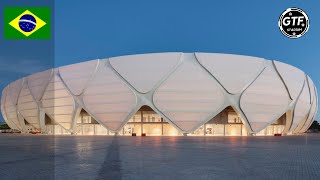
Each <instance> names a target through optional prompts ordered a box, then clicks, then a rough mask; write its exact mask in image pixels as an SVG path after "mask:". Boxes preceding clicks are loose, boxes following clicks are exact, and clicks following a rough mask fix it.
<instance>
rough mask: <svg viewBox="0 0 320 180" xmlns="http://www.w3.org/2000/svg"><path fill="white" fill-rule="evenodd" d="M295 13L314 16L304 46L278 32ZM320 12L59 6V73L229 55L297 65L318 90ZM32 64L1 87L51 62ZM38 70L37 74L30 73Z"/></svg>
mask: <svg viewBox="0 0 320 180" xmlns="http://www.w3.org/2000/svg"><path fill="white" fill-rule="evenodd" d="M38 2H41V1H40V0H39V1H38ZM289 7H299V8H302V9H303V10H305V12H306V13H307V14H308V16H309V19H310V29H309V31H308V32H307V33H306V35H305V36H304V37H302V38H300V39H288V38H286V37H285V36H283V35H282V34H281V32H280V31H279V28H278V26H277V22H278V18H279V16H280V14H281V13H282V12H283V11H284V10H285V9H287V8H289ZM319 8H320V1H314V0H290V1H289V0H281V1H279V0H268V1H252V0H250V1H249V0H243V1H237V0H233V1H231V0H225V1H214V0H198V1H195V0H194V1H190V0H162V1H152V0H136V1H132V0H126V1H124V0H118V1H111V0H91V1H79V0H68V1H63V0H56V1H55V11H54V12H55V16H54V22H55V24H54V25H55V28H54V35H55V37H54V41H55V42H54V43H55V49H54V55H55V56H54V66H56V67H59V66H62V65H67V64H72V63H78V62H82V61H88V60H91V59H97V58H106V57H112V56H119V55H128V54H137V53H150V52H173V51H178V52H214V53H231V54H241V55H250V56H257V57H263V58H266V59H270V60H278V61H282V62H285V63H288V64H291V65H294V66H296V67H298V68H300V69H301V70H303V71H304V72H306V73H307V74H308V75H309V76H310V77H311V78H312V79H313V80H314V82H315V84H316V85H317V86H318V87H319V88H318V89H320V70H319V69H320V45H319V42H320V10H319ZM0 32H1V31H0ZM19 43H20V42H19ZM24 43H26V42H24ZM37 43H39V44H40V45H39V46H41V43H44V42H37ZM1 48H3V47H0V52H1ZM8 49H9V48H8ZM45 52H46V51H42V53H45ZM7 53H10V50H8V51H7ZM11 53H14V52H11ZM23 57H24V56H21V57H20V59H19V56H18V57H16V58H15V60H14V61H12V60H10V58H7V59H6V60H1V64H2V63H6V64H9V65H10V64H11V67H13V69H18V68H14V67H16V66H15V64H17V63H20V61H23V60H22V59H23ZM31 57H32V56H31ZM0 58H1V54H0ZM32 60H33V62H32V63H31V64H30V61H28V62H29V64H30V65H28V66H24V67H25V68H24V69H25V70H26V72H25V73H24V74H19V75H17V74H15V72H16V71H14V72H10V73H6V75H5V78H3V75H2V74H4V73H3V72H4V69H3V68H0V75H2V79H4V80H3V81H2V84H1V85H0V88H3V86H4V85H6V82H10V81H13V80H14V79H17V77H21V76H22V75H25V74H28V73H29V74H30V73H34V72H37V71H39V70H42V69H47V68H48V66H50V62H51V61H50V60H47V62H46V63H43V61H45V60H43V59H42V60H40V58H34V59H32ZM38 61H39V62H38ZM33 64H36V65H37V67H36V68H33V69H29V68H28V67H30V68H31V67H34V66H32V65H33ZM318 94H320V92H318Z"/></svg>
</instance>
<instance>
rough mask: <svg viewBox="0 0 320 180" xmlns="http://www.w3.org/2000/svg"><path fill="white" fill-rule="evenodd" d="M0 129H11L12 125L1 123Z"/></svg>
mask: <svg viewBox="0 0 320 180" xmlns="http://www.w3.org/2000/svg"><path fill="white" fill-rule="evenodd" d="M0 129H10V127H9V126H8V124H1V125H0Z"/></svg>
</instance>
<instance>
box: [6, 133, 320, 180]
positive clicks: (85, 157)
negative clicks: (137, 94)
mask: <svg viewBox="0 0 320 180" xmlns="http://www.w3.org/2000/svg"><path fill="white" fill-rule="evenodd" d="M0 179H1V180H5V179H10V180H11V179H46V180H50V179H68V180H70V179H77V180H80V179H107V180H113V179H115V180H117V179H125V180H129V179H134V180H135V179H136V180H138V179H139V180H140V179H146V180H153V179H159V180H166V179H174V180H178V179H196V180H202V179H210V180H212V179H219V180H225V179H237V180H241V179H259V180H263V179H290V180H291V179H296V180H302V179H317V180H319V179H320V135H304V136H287V137H110V136H55V137H53V136H44V135H5V134H0Z"/></svg>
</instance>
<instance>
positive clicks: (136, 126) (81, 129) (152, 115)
mask: <svg viewBox="0 0 320 180" xmlns="http://www.w3.org/2000/svg"><path fill="white" fill-rule="evenodd" d="M46 122H47V125H46V128H47V132H48V134H70V132H67V131H66V130H65V129H64V128H62V127H61V126H59V125H57V124H54V123H52V122H51V121H50V119H48V120H46ZM284 127H285V115H284V116H282V117H281V118H279V119H278V120H277V121H276V122H274V123H273V124H272V125H270V126H268V127H267V128H265V129H264V130H262V131H260V132H259V133H257V134H256V135H257V136H268V135H274V134H281V133H282V132H283V130H284ZM75 134H77V135H114V134H115V133H113V132H110V131H109V130H108V129H106V128H105V127H104V126H102V125H100V124H99V123H98V122H97V121H96V120H95V119H94V118H92V117H91V116H90V115H89V114H88V113H87V112H85V111H83V110H82V111H81V113H80V116H79V118H78V120H77V125H76V132H75ZM118 134H119V135H124V136H132V135H136V136H141V135H142V134H144V135H146V136H181V135H183V134H182V133H181V132H180V131H179V130H178V129H177V128H175V127H174V126H173V125H171V124H170V123H168V122H166V121H164V120H163V118H162V117H161V116H160V115H158V114H157V113H156V112H154V111H153V110H152V109H151V108H150V107H148V106H143V107H141V109H140V110H139V111H138V112H137V113H136V114H135V115H134V116H133V117H132V118H131V119H130V120H129V121H128V123H127V124H126V125H125V126H124V127H123V128H122V130H121V131H120V132H119V133H118ZM188 135H189V136H247V135H248V132H247V129H246V127H245V125H244V124H243V123H242V120H241V118H240V116H238V114H237V113H236V112H235V111H234V110H233V109H232V108H231V107H228V108H226V109H225V110H223V111H222V112H221V113H219V114H218V115H217V116H215V117H214V118H212V119H211V120H210V121H208V122H207V123H205V124H204V125H202V126H201V127H199V128H198V129H197V130H195V131H194V132H192V133H190V134H188Z"/></svg>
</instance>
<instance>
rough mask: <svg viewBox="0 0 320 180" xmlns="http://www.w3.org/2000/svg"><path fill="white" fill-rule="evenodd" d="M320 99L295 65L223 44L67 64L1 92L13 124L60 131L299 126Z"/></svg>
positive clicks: (196, 132)
mask: <svg viewBox="0 0 320 180" xmlns="http://www.w3.org/2000/svg"><path fill="white" fill-rule="evenodd" d="M317 109H318V96H317V90H316V87H315V85H314V83H313V82H312V80H311V78H310V77H309V76H307V75H306V74H305V73H304V72H302V71H301V70H299V69H297V68H296V67H293V66H291V65H288V64H285V63H282V62H279V61H275V60H266V59H263V58H257V57H250V56H242V55H231V54H216V53H178V52H177V53H175V52H172V53H153V54H139V55H128V56H120V57H112V58H106V59H98V60H92V61H87V62H82V63H78V64H72V65H67V66H63V67H59V68H55V69H50V70H47V71H43V72H39V73H36V74H32V75H30V76H27V77H24V78H22V79H19V80H16V81H14V82H12V83H11V84H9V85H8V86H7V87H6V88H5V89H4V90H3V92H2V98H1V112H2V115H3V117H4V119H5V121H6V123H7V124H8V125H9V127H10V128H12V129H16V130H19V131H21V132H22V133H29V132H37V133H43V134H54V135H62V134H74V135H114V134H118V135H126V136H179V135H187V136H249V135H256V136H268V135H291V134H299V133H304V132H305V131H306V130H307V129H308V128H309V126H310V125H311V124H312V122H313V120H314V118H315V116H316V114H317Z"/></svg>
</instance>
